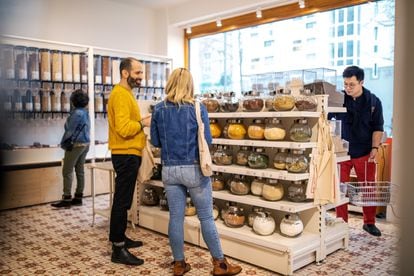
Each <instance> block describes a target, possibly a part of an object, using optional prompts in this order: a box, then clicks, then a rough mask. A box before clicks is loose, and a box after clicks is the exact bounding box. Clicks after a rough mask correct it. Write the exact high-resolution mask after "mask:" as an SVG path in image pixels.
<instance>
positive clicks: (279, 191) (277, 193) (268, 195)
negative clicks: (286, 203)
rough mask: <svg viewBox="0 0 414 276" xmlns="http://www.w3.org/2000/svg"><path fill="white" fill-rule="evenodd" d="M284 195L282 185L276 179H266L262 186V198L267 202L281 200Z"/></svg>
mask: <svg viewBox="0 0 414 276" xmlns="http://www.w3.org/2000/svg"><path fill="white" fill-rule="evenodd" d="M283 195H284V188H283V184H282V183H280V182H279V181H277V179H270V178H269V179H268V180H267V182H266V183H265V184H264V185H263V192H262V197H263V198H264V199H266V200H269V201H277V200H281V199H282V198H283Z"/></svg>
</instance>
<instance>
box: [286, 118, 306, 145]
mask: <svg viewBox="0 0 414 276" xmlns="http://www.w3.org/2000/svg"><path fill="white" fill-rule="evenodd" d="M289 135H290V139H291V140H292V141H294V142H309V141H310V139H311V137H312V129H311V128H310V126H309V124H308V120H306V119H298V120H296V121H295V123H293V125H292V126H291V128H290V130H289Z"/></svg>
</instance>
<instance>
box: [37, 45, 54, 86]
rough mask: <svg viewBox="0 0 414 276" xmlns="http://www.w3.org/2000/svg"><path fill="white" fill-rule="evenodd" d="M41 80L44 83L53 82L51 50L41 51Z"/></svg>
mask: <svg viewBox="0 0 414 276" xmlns="http://www.w3.org/2000/svg"><path fill="white" fill-rule="evenodd" d="M39 53H40V79H41V80H42V81H51V80H52V68H51V56H50V50H49V49H40V50H39Z"/></svg>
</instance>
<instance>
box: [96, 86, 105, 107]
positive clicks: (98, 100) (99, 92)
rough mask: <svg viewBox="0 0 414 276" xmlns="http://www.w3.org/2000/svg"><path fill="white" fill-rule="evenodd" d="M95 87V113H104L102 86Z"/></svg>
mask: <svg viewBox="0 0 414 276" xmlns="http://www.w3.org/2000/svg"><path fill="white" fill-rule="evenodd" d="M94 87H95V91H94V92H95V93H94V98H95V112H103V111H104V99H103V94H102V92H103V91H102V89H103V87H102V85H100V84H97V85H95V86H94Z"/></svg>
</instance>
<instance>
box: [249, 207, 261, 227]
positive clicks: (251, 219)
mask: <svg viewBox="0 0 414 276" xmlns="http://www.w3.org/2000/svg"><path fill="white" fill-rule="evenodd" d="M258 212H264V208H263V207H257V206H254V207H253V208H252V211H251V212H250V213H249V215H248V216H247V225H248V226H250V227H253V222H254V219H255V218H256V216H257V215H258Z"/></svg>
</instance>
